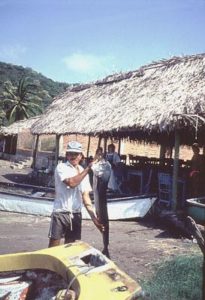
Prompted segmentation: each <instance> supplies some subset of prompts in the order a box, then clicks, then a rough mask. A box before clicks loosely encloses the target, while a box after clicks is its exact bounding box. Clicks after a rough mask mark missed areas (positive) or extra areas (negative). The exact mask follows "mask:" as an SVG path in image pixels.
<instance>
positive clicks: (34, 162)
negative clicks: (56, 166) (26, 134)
mask: <svg viewBox="0 0 205 300" xmlns="http://www.w3.org/2000/svg"><path fill="white" fill-rule="evenodd" d="M38 144H39V135H38V134H37V135H36V136H35V140H34V150H33V161H32V168H33V169H35V168H36V160H37V152H38Z"/></svg>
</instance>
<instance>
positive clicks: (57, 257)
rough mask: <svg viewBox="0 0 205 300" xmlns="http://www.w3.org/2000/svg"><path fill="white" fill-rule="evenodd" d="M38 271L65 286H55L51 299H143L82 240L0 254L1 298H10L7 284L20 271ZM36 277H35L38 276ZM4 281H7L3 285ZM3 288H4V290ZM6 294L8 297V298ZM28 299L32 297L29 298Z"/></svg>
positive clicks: (112, 265) (132, 283)
mask: <svg viewBox="0 0 205 300" xmlns="http://www.w3.org/2000/svg"><path fill="white" fill-rule="evenodd" d="M38 270H41V271H42V270H43V271H44V272H45V271H46V272H54V274H58V276H59V277H61V278H62V281H63V282H64V285H62V286H59V287H58V290H57V291H56V294H55V297H53V298H52V299H56V300H69V299H70V300H77V299H78V300H136V299H142V298H141V297H142V295H143V292H142V289H141V287H140V285H139V284H138V283H137V282H136V281H134V280H133V279H132V278H130V277H129V276H128V275H127V274H126V273H124V272H123V271H122V270H120V269H119V268H118V267H117V266H116V264H115V263H114V262H113V261H111V260H109V259H108V258H107V257H105V256H104V255H103V254H102V253H101V252H100V251H98V250H97V249H95V248H93V247H91V246H90V245H88V244H86V243H84V242H82V241H79V242H75V243H70V244H66V245H61V246H57V247H53V248H47V249H43V250H39V251H35V252H26V253H17V254H6V255H1V256H0V299H13V298H12V297H11V294H12V291H8V288H9V284H8V283H10V286H12V284H11V283H12V280H13V281H14V282H16V283H19V282H20V281H18V278H19V277H18V276H20V277H21V276H23V275H22V274H23V272H26V271H27V272H28V271H30V272H31V271H38ZM11 276H13V277H11ZM30 277H31V276H30ZM36 277H38V273H37V276H36ZM2 278H3V279H2ZM5 278H7V279H5ZM8 278H9V279H8ZM12 278H13V279H12ZM23 278H25V276H23ZM1 279H2V280H1ZM5 280H7V281H6V284H5ZM39 280H40V279H39ZM29 281H30V279H29ZM42 281H43V280H42ZM54 281H56V279H55V280H54ZM21 283H22V282H21ZM50 285H52V284H50ZM13 286H14V285H13ZM31 286H32V283H31ZM5 287H7V290H6V289H5ZM2 288H3V291H2V290H1V289H2ZM27 288H28V286H27ZM36 288H37V287H36V286H35V289H36ZM3 293H4V294H3ZM6 293H7V294H6ZM9 295H10V297H11V298H9ZM3 297H5V298H3ZM6 297H7V298H6ZM15 299H27V298H26V296H25V295H24V296H22V298H21V297H20V296H19V298H15ZM29 299H34V298H32V296H30V297H29ZM44 299H45V298H44ZM49 299H50V298H48V300H49ZM46 300H47V298H46Z"/></svg>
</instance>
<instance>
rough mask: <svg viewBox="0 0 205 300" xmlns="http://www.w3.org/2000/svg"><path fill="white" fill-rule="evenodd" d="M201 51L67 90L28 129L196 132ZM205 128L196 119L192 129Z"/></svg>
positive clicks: (143, 136)
mask: <svg viewBox="0 0 205 300" xmlns="http://www.w3.org/2000/svg"><path fill="white" fill-rule="evenodd" d="M204 70H205V54H199V55H191V56H184V57H173V58H171V59H167V60H162V61H159V62H155V63H152V64H149V65H146V66H142V67H141V68H140V69H138V70H136V71H132V72H128V73H119V74H114V75H111V76H109V77H106V78H105V79H103V80H101V81H97V82H94V83H91V84H87V85H81V86H77V87H74V88H70V89H68V90H67V91H66V92H65V93H63V94H61V95H60V96H58V97H57V98H55V100H54V101H53V103H52V104H51V105H50V106H49V107H48V108H47V110H46V111H45V113H44V114H43V115H42V117H41V118H40V119H39V121H37V122H36V123H35V124H34V125H33V126H32V128H31V130H32V132H33V133H34V134H69V133H84V134H93V135H96V134H97V135H105V136H114V137H115V136H117V137H122V138H123V137H129V138H130V139H138V140H147V141H157V142H160V139H163V141H165V140H167V142H170V141H172V142H173V141H174V130H175V129H176V128H177V129H179V130H180V131H181V133H182V139H183V140H182V142H183V143H186V141H187V139H189V142H190V143H191V139H193V138H194V136H195V119H193V120H192V121H191V120H190V119H189V118H184V117H183V115H184V114H203V113H204V112H205V80H204V77H205V71H204ZM201 129H203V130H204V125H203V124H202V122H199V126H198V128H197V130H198V131H199V136H200V135H201V136H202V133H201V132H200V130H201Z"/></svg>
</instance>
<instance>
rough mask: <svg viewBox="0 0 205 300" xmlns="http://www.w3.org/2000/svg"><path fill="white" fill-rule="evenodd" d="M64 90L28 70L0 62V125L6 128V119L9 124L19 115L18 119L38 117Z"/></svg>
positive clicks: (58, 84) (57, 83)
mask: <svg viewBox="0 0 205 300" xmlns="http://www.w3.org/2000/svg"><path fill="white" fill-rule="evenodd" d="M68 86H69V84H67V83H61V82H55V81H53V80H51V79H49V78H47V77H45V76H43V75H42V74H40V73H37V72H35V71H34V70H32V69H31V68H24V67H22V66H16V65H12V64H7V63H3V62H0V125H2V124H3V125H7V124H8V119H9V123H11V122H13V121H15V120H17V119H19V115H20V119H22V118H27V117H29V116H31V115H36V114H39V113H40V112H41V111H42V110H44V109H45V108H46V107H47V106H48V105H49V104H50V103H51V102H52V100H53V98H54V97H55V96H57V95H58V94H60V93H62V92H64V91H65V90H66V88H67V87H68ZM24 94H25V95H26V99H25V96H23V95H24ZM22 98H23V99H22ZM17 99H18V100H17ZM17 102H18V105H17ZM23 102H24V105H22V104H23ZM14 106H15V109H14ZM17 107H18V108H20V111H21V113H20V112H19V109H17ZM25 111H26V113H25Z"/></svg>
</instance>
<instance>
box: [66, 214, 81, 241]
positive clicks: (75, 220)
mask: <svg viewBox="0 0 205 300" xmlns="http://www.w3.org/2000/svg"><path fill="white" fill-rule="evenodd" d="M71 222H72V224H69V226H67V230H66V233H65V244H68V243H73V242H75V241H76V240H80V239H81V227H82V214H81V213H74V214H73V217H72V219H71Z"/></svg>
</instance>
